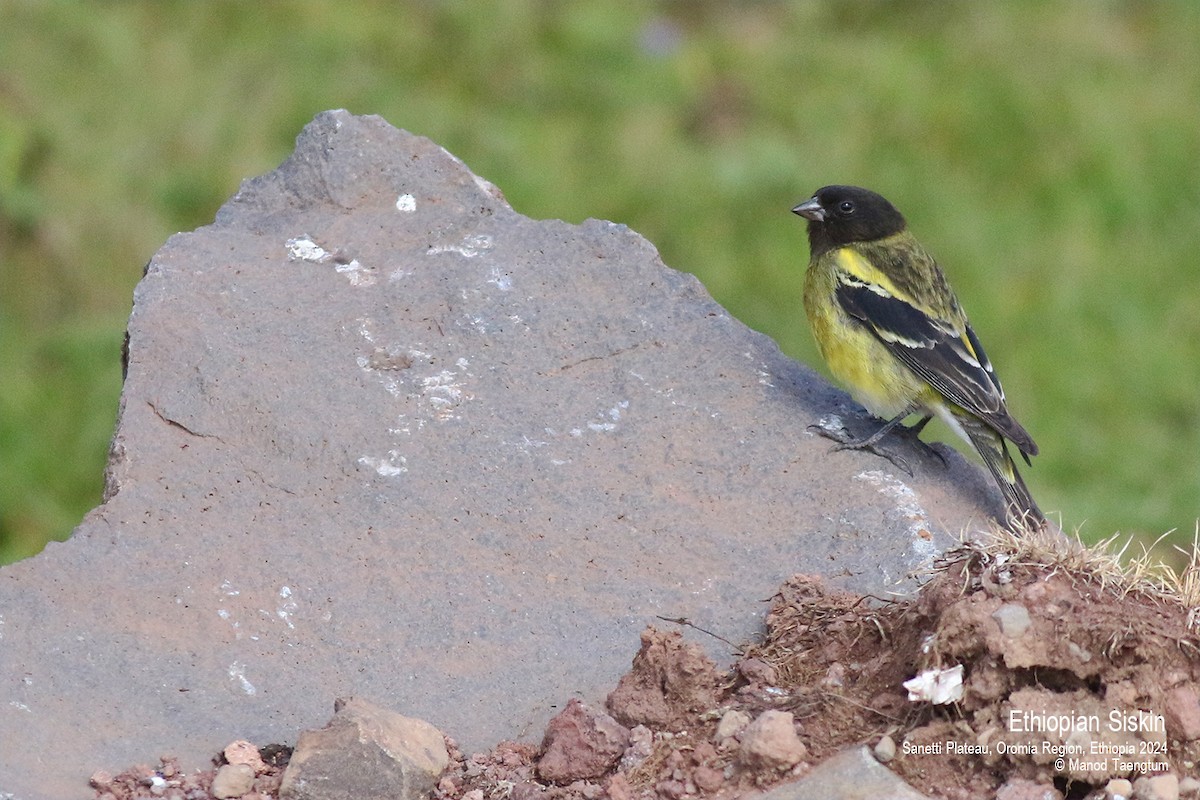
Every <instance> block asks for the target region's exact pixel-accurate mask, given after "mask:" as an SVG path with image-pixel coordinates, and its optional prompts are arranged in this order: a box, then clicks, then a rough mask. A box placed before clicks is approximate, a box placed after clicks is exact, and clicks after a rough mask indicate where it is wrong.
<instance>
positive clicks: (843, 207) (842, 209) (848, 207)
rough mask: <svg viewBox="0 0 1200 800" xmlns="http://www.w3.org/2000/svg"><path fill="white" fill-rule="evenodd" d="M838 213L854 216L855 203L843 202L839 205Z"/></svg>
mask: <svg viewBox="0 0 1200 800" xmlns="http://www.w3.org/2000/svg"><path fill="white" fill-rule="evenodd" d="M838 213H839V214H853V213H854V201H853V200H843V201H842V202H840V203H838Z"/></svg>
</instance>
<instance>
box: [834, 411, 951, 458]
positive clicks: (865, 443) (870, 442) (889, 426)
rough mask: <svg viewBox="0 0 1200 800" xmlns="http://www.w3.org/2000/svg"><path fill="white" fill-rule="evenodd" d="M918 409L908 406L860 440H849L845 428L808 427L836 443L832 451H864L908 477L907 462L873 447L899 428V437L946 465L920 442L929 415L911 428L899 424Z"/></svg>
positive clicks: (935, 453)
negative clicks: (879, 457)
mask: <svg viewBox="0 0 1200 800" xmlns="http://www.w3.org/2000/svg"><path fill="white" fill-rule="evenodd" d="M919 408H920V406H917V405H916V404H913V405H910V406H908V407H907V408H905V409H904V410H903V411H901V412H900V413H899V414H897V415H896V416H894V417H892V418H891V419H890V420H888V421H887V422H885V423H884V424H883V425H882V426H880V428H879V430H877V431H875V432H874V433H872V434H871V435H870V436H866V437H864V438H862V439H854V438H851V437H850V436H849V432H848V431H847V430H846V429H845V428H842V429H841V430H840V431H835V430H831V429H829V428H826V427H824V426H821V425H812V426H810V428H815V429H816V431H817V433H819V434H820V435H822V436H824V437H825V438H827V439H832V440H833V441H835V442H837V444H836V445H834V447H833V449H834V451H838V450H866V451H867V452H868V453H874V454H875V455H877V456H881V457H883V458H886V459H887V460H888V461H890V462H892V463H893V464H895V465H896V466H897V467H899V468H900V469H902V470H904V471H905V472H907V473H908V474H909V475H912V474H913V472H912V469H911V468H910V467H909V466H908V462H907V461H905V460H904V459H903V458H901V457H900V456H898V455H895V454H894V453H889V452H887V451H885V450H881V449H879V448H878V447H876V446H875V445H876V443H877V442H879V440H880V439H882V438H883V437H884V436H887V435H888V434H889V433H891V432H892V431H893V430H896V429H897V428H899V431H898V433H899V434H900V435H903V436H904V437H905V438H907V439H909V440H911V441H913V442H915V443H916V444H918V445H920V446H921V448H922V449H924V450H925V451H926V452H930V453H933V454H934V455H935V456H937V457H938V458H939V459H940V460H941V462H942V463H943V464H945V463H946V458H945V456H943V455H942V454H941V453H939V452H938V451H937V450H934V449H933V448H932V447H930V446H929V445H928V444H926V443H925V442H923V441H921V438H920V435H921V431H922V430H924V429H925V426H926V425H928V424H929V420H931V419H933V416H932V415H930V414H926V415H924V416H923V417H921V419H920V420H918V421H917V422H915V423H914V424H913V425H912V426H911V427H907V428H906V427H905V426H903V425H901V424H900V423H901V422H903V421H904V419H905V418H907V417H909V416H911V415H912V414H914V413H916V412H917V411H918V410H919Z"/></svg>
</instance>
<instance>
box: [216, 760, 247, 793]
mask: <svg viewBox="0 0 1200 800" xmlns="http://www.w3.org/2000/svg"><path fill="white" fill-rule="evenodd" d="M252 788H254V768H253V767H251V766H249V765H247V764H226V765H225V766H223V767H221V768H220V769H219V770H217V774H216V775H214V776H213V782H212V789H211V790H210V791H211V792H212V796H213V797H215V798H217V800H229V798H232V797H241V796H242V795H244V794H246V792H248V791H250V790H251V789H252Z"/></svg>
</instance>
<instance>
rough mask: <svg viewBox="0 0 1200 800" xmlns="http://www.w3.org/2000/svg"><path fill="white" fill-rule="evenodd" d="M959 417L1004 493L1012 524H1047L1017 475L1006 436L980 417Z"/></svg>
mask: <svg viewBox="0 0 1200 800" xmlns="http://www.w3.org/2000/svg"><path fill="white" fill-rule="evenodd" d="M955 416H956V417H957V419H958V423H959V425H961V426H962V428H963V430H964V432H966V434H967V437H968V438H969V439H970V440H971V445H972V446H973V447H974V448H975V451H976V452H977V453H979V457H980V458H982V459H983V463H984V465H985V466H986V467H987V468H988V472H990V473H992V478H993V479H995V481H996V485H997V486H998V487H999V488H1000V493H1001V494H1003V495H1004V504H1005V507H1006V508H1005V511H1006V513H1007V515H1008V521H1009V522H1010V523H1012V524H1016V525H1020V526H1025V527H1041V526H1042V525H1043V524H1045V522H1046V516H1045V515H1044V514H1043V513H1042V510H1041V509H1040V508H1038V505H1037V503H1036V502H1035V501H1034V499H1033V495H1032V494H1030V492H1029V487H1028V486H1026V485H1025V481H1024V479H1023V478H1021V473H1019V472H1017V465H1016V463H1015V462H1014V461H1013V459H1012V456H1011V455H1010V454H1009V452H1008V444H1007V443H1006V442H1005V441H1004V437H1003V436H1001V435H1000V434H998V433H996V431H995V430H993V429H992V428H991V427H990V426H989V425H988V424H987V423H985V422H984V421H983V420H981V419H979V418H977V417H974V416H970V417H968V416H966V415H957V414H956V415H955Z"/></svg>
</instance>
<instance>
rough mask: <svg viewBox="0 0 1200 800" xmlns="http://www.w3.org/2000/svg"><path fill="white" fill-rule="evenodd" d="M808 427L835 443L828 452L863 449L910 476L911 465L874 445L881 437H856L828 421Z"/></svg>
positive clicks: (900, 457) (873, 435) (837, 424)
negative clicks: (884, 459)
mask: <svg viewBox="0 0 1200 800" xmlns="http://www.w3.org/2000/svg"><path fill="white" fill-rule="evenodd" d="M808 429H809V430H810V431H813V432H814V433H816V434H817V435H818V436H823V437H825V438H826V439H829V440H831V441H834V442H836V443H837V444H835V445H834V446H833V447H832V449H831V450H830V452H834V453H836V452H838V451H839V450H863V451H865V452H868V453H871V454H873V455H877V456H879V457H880V458H886V459H887V460H888V461H890V462H892V464H893V465H895V466H896V468H897V469H900V470H903V471H904V472H905V473H907V474H908V476H909V477H912V474H913V471H912V467H910V466H909V465H908V461H907V460H905V459H904V458H903V457H902V456H900V455H897V454H896V453H891V452H888V451H887V450H884V449H882V448H880V447H877V446H876V444H875V443H876V442H877V441H879V439H880V438H882V437H880V436H877V435H875V434H872V435H871V436H867V437H865V438H861V439H856V438H855V437H854V436H853V435H852V434H851V433H850V431H849V430H848V429H847V428H846V427H844V426H843V425H841V424H840V423H834V424H831V423H830V422H829V421H822V422H821V423H820V424H817V425H809V426H808Z"/></svg>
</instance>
